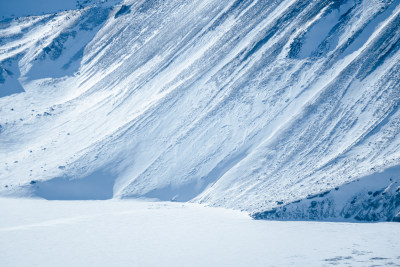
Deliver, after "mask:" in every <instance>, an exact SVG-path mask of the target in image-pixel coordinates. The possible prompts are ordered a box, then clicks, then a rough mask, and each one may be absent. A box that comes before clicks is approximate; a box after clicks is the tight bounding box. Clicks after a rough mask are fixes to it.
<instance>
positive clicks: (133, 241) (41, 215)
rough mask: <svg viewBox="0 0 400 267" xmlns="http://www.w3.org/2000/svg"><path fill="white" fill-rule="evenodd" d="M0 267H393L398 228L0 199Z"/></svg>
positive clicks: (180, 208)
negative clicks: (338, 266)
mask: <svg viewBox="0 0 400 267" xmlns="http://www.w3.org/2000/svg"><path fill="white" fill-rule="evenodd" d="M0 214H1V216H2V219H1V220H0V258H1V265H2V266H8V267H17V266H18V267H19V266H32V267H33V266H40V267H47V266H60V267H61V266H76V267H80V266H85V267H86V266H116V267H118V266H185V267H186V266H332V265H340V266H377V265H391V266H399V265H400V252H399V247H400V240H399V238H398V235H396V234H395V233H399V231H400V224H398V223H377V224H351V223H320V222H271V221H256V220H251V219H250V217H249V216H247V215H246V214H245V213H241V212H238V211H231V210H226V209H221V208H206V207H202V206H200V205H197V204H190V203H185V204H182V203H170V202H169V203H165V202H164V203H163V202H153V203H151V202H137V201H131V200H108V201H46V200H32V199H28V200H27V199H0Z"/></svg>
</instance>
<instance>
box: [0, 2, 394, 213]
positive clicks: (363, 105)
mask: <svg viewBox="0 0 400 267" xmlns="http://www.w3.org/2000/svg"><path fill="white" fill-rule="evenodd" d="M399 25H400V2H399V1H397V0H396V1H374V0H365V1H350V0H349V1H329V0H319V1H302V0H291V1H271V0H265V1H262V0H260V1H250V0H248V1H245V0H244V1H232V0H224V1H194V0H179V1H176V0H173V1H172V0H171V1H169V0H167V1H129V0H127V1H124V2H121V3H116V2H111V1H103V2H102V3H98V4H91V5H88V6H86V7H83V8H81V9H77V10H70V11H64V12H61V13H57V14H52V15H41V16H34V17H25V18H19V19H14V20H6V21H3V22H1V28H0V40H1V42H0V66H1V68H0V91H1V92H3V93H2V95H3V96H4V95H6V96H4V97H2V98H0V125H1V128H0V193H1V194H2V195H26V194H36V195H41V196H45V197H46V196H47V197H49V196H50V195H51V196H52V197H51V198H53V197H55V198H57V194H53V193H54V192H58V191H57V190H59V189H60V188H61V190H64V191H63V192H59V194H62V195H63V196H64V197H63V198H65V199H68V198H82V199H85V198H88V197H87V196H88V195H90V198H107V197H117V198H126V197H150V198H157V199H161V200H175V201H195V202H200V203H206V204H209V205H215V206H224V207H229V208H236V209H243V210H247V211H252V212H255V211H265V210H270V209H272V208H274V207H276V206H279V204H277V201H278V202H279V203H281V202H282V204H287V203H291V202H293V201H297V200H299V199H303V198H306V197H307V196H309V195H315V194H320V193H322V192H325V191H327V190H332V189H334V188H336V187H341V186H342V185H344V184H346V183H349V182H351V181H354V180H356V179H360V182H361V181H362V180H363V178H362V177H365V176H368V175H371V174H373V173H376V172H382V171H384V170H385V169H387V168H390V167H393V166H398V165H400V137H399V133H400V112H399V104H400V27H399ZM13 86H14V87H13ZM22 89H23V90H24V91H25V92H21V91H22ZM7 90H8V91H7ZM4 92H7V93H4ZM13 93H16V94H13ZM385 179H386V178H385ZM100 181H103V182H100ZM104 181H106V182H104ZM83 184H84V185H85V186H82V185H83ZM75 185H76V186H77V187H79V188H81V189H80V193H79V194H76V193H75V191H76V189H74V188H75ZM63 188H64V189H63ZM68 188H69V189H68ZM82 188H84V189H82ZM68 190H70V191H68ZM377 190H378V189H377ZM393 194H394V193H393ZM396 203H397V202H396Z"/></svg>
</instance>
